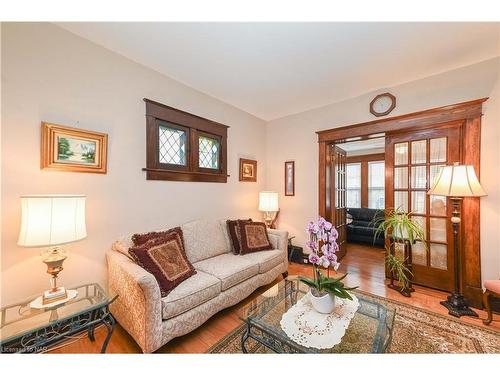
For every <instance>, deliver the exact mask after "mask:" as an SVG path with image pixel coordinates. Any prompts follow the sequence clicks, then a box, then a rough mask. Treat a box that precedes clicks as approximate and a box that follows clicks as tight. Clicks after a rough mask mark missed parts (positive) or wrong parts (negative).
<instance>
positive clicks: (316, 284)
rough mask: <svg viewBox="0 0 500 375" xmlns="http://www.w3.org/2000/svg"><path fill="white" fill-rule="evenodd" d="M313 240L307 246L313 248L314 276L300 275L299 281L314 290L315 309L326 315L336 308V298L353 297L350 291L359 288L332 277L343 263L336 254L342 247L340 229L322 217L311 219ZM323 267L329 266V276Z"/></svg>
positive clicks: (327, 267) (308, 228) (312, 291)
mask: <svg viewBox="0 0 500 375" xmlns="http://www.w3.org/2000/svg"><path fill="white" fill-rule="evenodd" d="M307 232H308V234H309V241H307V242H306V246H307V247H308V248H309V249H310V250H311V254H310V255H309V262H310V263H311V264H312V265H313V275H314V278H312V279H311V278H308V277H302V276H301V277H299V280H300V281H302V282H303V283H304V284H306V285H308V286H309V287H310V288H311V290H310V300H311V304H312V305H313V307H314V309H315V310H316V311H318V312H319V313H322V314H329V313H331V312H332V311H333V310H334V308H335V298H336V297H338V298H347V299H350V300H352V296H351V295H350V294H349V291H350V290H353V289H356V288H357V287H353V288H348V287H346V286H345V285H344V283H343V281H342V280H343V279H344V278H345V277H346V276H347V274H345V275H344V276H342V277H340V278H333V277H329V269H330V267H333V269H334V270H337V269H338V268H339V266H340V263H339V262H338V261H337V255H336V254H335V253H336V252H337V251H338V249H339V247H338V245H337V238H338V232H337V230H336V229H335V228H334V227H333V225H332V223H330V222H328V221H326V220H325V219H324V218H322V217H320V218H319V220H318V221H317V222H316V223H313V222H310V223H309V224H308V226H307ZM321 267H323V268H325V269H327V275H324V274H323V273H322V272H321Z"/></svg>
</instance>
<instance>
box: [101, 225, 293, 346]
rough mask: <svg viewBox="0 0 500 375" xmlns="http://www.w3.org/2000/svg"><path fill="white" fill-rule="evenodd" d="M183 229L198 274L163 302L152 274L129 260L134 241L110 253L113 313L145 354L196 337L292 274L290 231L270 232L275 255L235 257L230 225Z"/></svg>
mask: <svg viewBox="0 0 500 375" xmlns="http://www.w3.org/2000/svg"><path fill="white" fill-rule="evenodd" d="M181 228H182V231H183V235H184V243H185V249H186V255H187V257H188V259H189V260H190V261H191V263H192V264H193V266H194V267H195V269H196V271H197V273H196V274H195V275H193V276H191V277H190V278H189V279H187V280H185V281H184V282H183V283H181V284H179V285H178V286H177V287H176V288H175V289H174V290H173V291H171V292H170V293H169V294H168V295H167V296H166V297H164V298H162V297H161V295H160V289H159V287H158V284H157V282H156V280H155V278H154V277H153V275H152V274H150V273H148V272H147V271H145V270H144V269H143V268H141V267H140V266H138V265H137V264H136V263H134V262H133V261H132V259H131V258H130V257H129V255H128V251H127V250H128V248H129V247H130V246H131V245H132V241H131V238H130V237H131V236H130V237H124V238H122V239H120V240H118V241H116V242H115V243H113V246H112V250H111V251H109V252H108V253H107V254H106V259H107V265H108V283H109V289H110V290H111V291H114V292H116V293H117V294H118V295H119V297H118V299H117V300H116V301H115V302H113V303H112V304H111V306H110V310H111V312H112V314H113V316H114V317H115V318H116V320H117V321H118V322H119V323H120V324H121V326H122V327H123V328H125V329H126V330H127V331H128V333H130V335H132V337H133V338H134V339H135V341H136V342H137V343H138V344H139V346H140V347H141V349H142V350H143V352H145V353H149V352H153V351H155V350H157V349H158V348H160V347H161V346H163V345H165V344H166V343H167V342H169V341H170V340H172V339H173V338H175V337H178V336H182V335H185V334H186V333H189V332H191V331H192V330H194V329H195V328H197V327H199V326H200V325H202V324H203V323H204V322H205V321H207V320H208V319H209V318H210V317H211V316H212V315H214V314H215V313H217V312H218V311H220V310H222V309H224V308H226V307H229V306H232V305H234V304H236V303H238V302H240V301H241V300H243V299H244V298H246V297H248V296H249V295H250V294H251V293H252V292H253V291H254V290H255V289H257V288H258V287H260V286H262V285H266V284H269V283H270V282H271V281H273V280H274V279H276V278H277V277H278V276H279V275H280V274H284V275H286V273H287V269H288V261H287V244H288V242H287V241H288V233H287V232H285V231H280V230H273V229H269V230H268V234H269V240H270V241H271V244H272V245H273V248H274V250H268V251H261V252H257V253H252V254H247V255H233V254H232V253H231V244H230V238H229V234H228V231H227V226H226V222H225V220H214V221H207V220H202V221H194V222H190V223H187V224H184V225H182V226H181Z"/></svg>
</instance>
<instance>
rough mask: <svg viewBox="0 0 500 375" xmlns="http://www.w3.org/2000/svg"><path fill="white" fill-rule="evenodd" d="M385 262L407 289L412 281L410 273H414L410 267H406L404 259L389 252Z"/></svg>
mask: <svg viewBox="0 0 500 375" xmlns="http://www.w3.org/2000/svg"><path fill="white" fill-rule="evenodd" d="M385 264H386V265H387V268H388V269H389V272H391V273H392V274H393V275H394V276H395V277H396V278H397V279H398V281H399V282H400V283H401V284H402V286H403V288H404V289H407V288H408V285H409V282H410V280H409V278H408V275H411V276H413V274H412V273H411V271H410V270H409V269H408V267H406V265H405V263H404V260H401V259H399V258H398V257H396V256H395V255H392V254H391V253H388V254H387V256H386V257H385Z"/></svg>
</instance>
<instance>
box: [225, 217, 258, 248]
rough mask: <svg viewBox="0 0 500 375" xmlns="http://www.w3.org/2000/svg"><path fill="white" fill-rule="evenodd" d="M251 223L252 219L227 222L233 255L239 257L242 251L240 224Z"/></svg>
mask: <svg viewBox="0 0 500 375" xmlns="http://www.w3.org/2000/svg"><path fill="white" fill-rule="evenodd" d="M240 221H241V222H245V223H251V222H252V219H248V220H228V221H226V224H227V230H228V232H229V237H230V238H231V245H232V247H231V250H232V251H233V254H236V255H238V254H239V253H240V250H241V241H240V229H239V226H238V222H240Z"/></svg>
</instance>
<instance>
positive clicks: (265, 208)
mask: <svg viewBox="0 0 500 375" xmlns="http://www.w3.org/2000/svg"><path fill="white" fill-rule="evenodd" d="M279 210H280V209H279V207H278V193H276V192H275V191H261V192H260V193H259V211H262V212H264V222H265V223H266V226H267V227H268V228H273V227H274V223H275V221H276V219H277V218H278V213H279Z"/></svg>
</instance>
